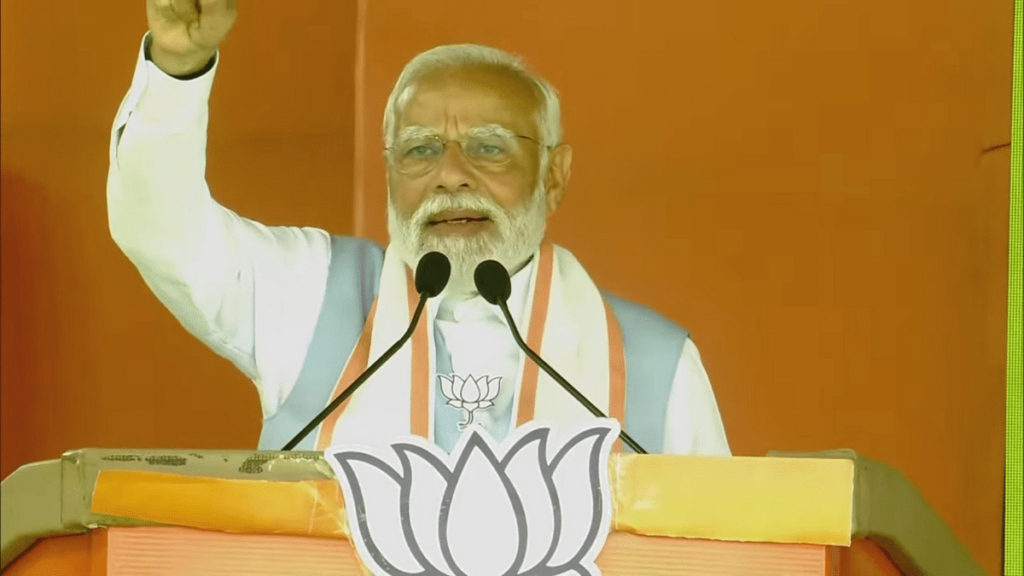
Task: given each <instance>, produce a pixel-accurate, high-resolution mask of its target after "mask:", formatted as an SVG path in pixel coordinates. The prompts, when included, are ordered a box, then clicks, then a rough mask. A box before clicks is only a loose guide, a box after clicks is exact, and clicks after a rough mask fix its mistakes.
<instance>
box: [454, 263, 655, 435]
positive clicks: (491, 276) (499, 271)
mask: <svg viewBox="0 0 1024 576" xmlns="http://www.w3.org/2000/svg"><path fill="white" fill-rule="evenodd" d="M473 280H474V281H475V282H476V289H477V290H478V291H479V292H480V296H482V297H483V299H484V300H487V301H488V302H490V303H491V304H495V305H497V306H498V308H500V309H501V313H502V314H504V315H505V321H507V322H508V327H509V329H511V331H512V338H513V339H514V340H515V341H516V344H518V345H519V348H521V349H522V350H523V352H524V353H525V354H526V355H527V356H528V357H529V358H530V360H533V361H534V362H536V363H537V365H538V366H540V368H541V369H542V370H544V372H546V373H547V375H548V376H550V377H551V378H552V379H553V380H554V381H555V382H558V383H559V384H560V385H561V386H562V388H564V389H565V391H566V392H568V393H569V394H570V395H572V397H573V398H575V399H576V401H577V402H579V403H580V404H582V405H583V407H584V408H586V409H587V410H589V411H590V413H591V414H593V415H594V416H597V417H598V418H607V417H608V416H605V414H604V413H602V412H601V410H599V409H598V408H597V406H594V404H593V403H592V402H591V401H590V400H587V398H586V396H584V395H583V394H580V391H579V390H577V389H576V387H575V386H573V385H572V384H569V382H568V381H567V380H566V379H565V378H562V375H561V374H559V373H558V372H556V371H555V369H554V368H552V367H551V366H549V365H548V363H547V362H545V361H544V359H542V358H541V357H540V356H538V355H537V353H536V352H534V351H533V350H530V347H529V346H527V345H526V342H524V341H523V338H522V336H520V334H519V329H518V328H516V323H515V321H513V320H512V314H511V313H510V312H509V310H508V298H509V296H510V295H511V294H512V280H511V278H509V275H508V270H505V267H504V266H502V265H501V263H499V262H496V261H494V260H486V261H484V262H481V263H480V265H479V266H477V267H476V270H475V271H474V273H473ZM619 437H620V438H622V441H623V442H624V443H625V444H626V445H627V446H629V447H630V448H632V449H633V452H635V453H637V454H647V451H646V450H644V449H643V448H642V447H640V444H638V443H637V442H636V440H633V438H631V437H630V435H629V434H627V433H626V431H625V429H621V430H620V431H619Z"/></svg>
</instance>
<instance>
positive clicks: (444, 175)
mask: <svg viewBox="0 0 1024 576" xmlns="http://www.w3.org/2000/svg"><path fill="white" fill-rule="evenodd" d="M437 187H438V188H444V189H446V190H449V191H455V190H466V189H473V188H475V187H476V176H475V174H474V171H473V166H472V164H470V163H469V159H468V158H466V154H465V152H463V150H462V145H461V144H459V143H458V142H456V141H454V140H453V141H451V142H448V144H447V145H446V146H445V147H444V152H443V153H442V154H441V158H440V159H439V160H438V166H437Z"/></svg>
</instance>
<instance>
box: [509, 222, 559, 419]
mask: <svg viewBox="0 0 1024 576" xmlns="http://www.w3.org/2000/svg"><path fill="white" fill-rule="evenodd" d="M554 252H555V250H554V245H553V244H552V243H551V242H544V243H543V244H542V245H541V247H540V256H539V258H538V261H537V275H536V280H535V281H534V288H533V310H531V312H530V327H529V329H528V334H527V336H526V345H527V346H528V347H529V348H530V350H533V351H534V352H537V351H538V350H540V349H541V344H543V343H544V324H545V323H546V322H547V318H548V304H549V302H550V300H551V279H552V275H553V273H554V267H555V253H554ZM539 370H540V366H537V363H536V362H534V361H533V360H530V359H529V358H527V359H526V360H525V361H524V362H523V377H522V380H521V382H522V384H521V385H520V386H519V411H518V412H519V413H518V414H517V416H516V426H517V427H518V426H522V425H523V424H526V423H527V422H529V421H530V420H533V411H534V409H535V408H536V405H537V377H538V375H539Z"/></svg>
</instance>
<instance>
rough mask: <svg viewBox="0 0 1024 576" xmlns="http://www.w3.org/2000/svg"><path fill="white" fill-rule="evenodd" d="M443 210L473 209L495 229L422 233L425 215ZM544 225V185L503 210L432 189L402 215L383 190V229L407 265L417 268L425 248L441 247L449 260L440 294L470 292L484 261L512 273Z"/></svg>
mask: <svg viewBox="0 0 1024 576" xmlns="http://www.w3.org/2000/svg"><path fill="white" fill-rule="evenodd" d="M443 210H474V211H477V212H480V213H482V214H485V215H487V217H488V218H490V219H491V222H493V223H494V224H495V226H496V227H497V232H496V233H495V232H493V231H492V232H481V233H478V234H474V235H472V236H441V235H434V234H425V233H424V231H425V230H426V227H427V225H428V224H427V223H428V221H429V219H430V218H431V217H432V216H433V215H435V214H437V213H438V212H441V211H443ZM546 226H547V205H546V202H545V195H544V189H543V186H538V187H537V189H536V190H534V192H533V195H532V196H531V197H530V198H528V199H527V201H526V203H525V204H524V205H523V206H522V207H520V208H518V209H516V210H512V211H505V210H504V209H503V208H502V207H501V206H499V205H498V204H497V203H495V202H493V201H491V200H488V199H485V198H481V197H480V196H477V195H475V194H472V193H470V192H463V193H459V194H436V195H431V196H430V197H429V198H427V200H426V201H424V202H423V204H421V205H420V206H419V208H417V209H416V212H415V213H413V215H412V216H410V217H409V218H404V217H403V216H402V215H401V214H399V213H398V209H397V207H396V206H395V204H394V202H393V201H392V199H391V194H390V192H389V193H388V234H389V236H390V237H391V245H392V247H393V248H394V249H395V250H396V252H397V254H398V255H399V257H401V259H402V261H403V262H405V264H406V265H407V266H409V268H411V269H412V270H414V271H415V270H416V265H417V263H419V261H420V258H422V257H423V255H424V254H427V253H428V252H434V251H437V252H440V253H442V254H444V255H445V256H447V257H448V260H449V261H451V264H452V275H451V279H450V280H449V281H448V285H447V286H446V287H445V289H444V292H443V293H442V294H460V295H470V294H475V293H476V292H477V290H476V282H475V281H474V280H473V272H474V271H475V270H476V267H477V266H478V265H479V264H480V263H481V262H483V261H485V260H497V261H498V262H500V263H501V264H502V265H503V266H504V267H505V269H506V270H508V271H509V274H514V273H515V272H516V271H517V270H518V269H519V268H520V267H521V266H522V265H523V264H524V263H525V262H526V261H527V260H528V259H529V258H530V256H532V255H533V253H534V252H536V251H537V248H538V247H539V246H540V243H541V241H542V240H543V239H544V232H545V229H546Z"/></svg>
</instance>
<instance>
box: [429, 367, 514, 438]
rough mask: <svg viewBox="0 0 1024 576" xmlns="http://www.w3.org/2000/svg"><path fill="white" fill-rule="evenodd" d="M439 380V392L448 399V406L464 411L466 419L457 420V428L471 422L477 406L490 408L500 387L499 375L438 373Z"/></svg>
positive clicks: (461, 427) (461, 428) (463, 427)
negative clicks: (475, 375) (490, 376)
mask: <svg viewBox="0 0 1024 576" xmlns="http://www.w3.org/2000/svg"><path fill="white" fill-rule="evenodd" d="M437 378H438V379H439V380H440V381H441V394H443V395H444V397H445V398H447V399H448V406H454V407H456V408H462V409H463V410H465V411H466V414H467V416H466V421H465V422H459V430H463V429H465V428H466V426H469V425H470V424H472V423H473V412H474V411H475V410H477V409H479V408H490V407H491V406H494V399H495V398H497V397H498V391H499V389H500V387H501V377H500V376H498V377H495V378H488V377H487V376H481V377H479V378H473V375H472V374H470V375H469V377H468V378H463V377H462V376H459V375H458V374H452V375H451V376H445V375H444V374H438V375H437Z"/></svg>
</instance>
